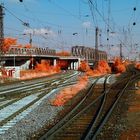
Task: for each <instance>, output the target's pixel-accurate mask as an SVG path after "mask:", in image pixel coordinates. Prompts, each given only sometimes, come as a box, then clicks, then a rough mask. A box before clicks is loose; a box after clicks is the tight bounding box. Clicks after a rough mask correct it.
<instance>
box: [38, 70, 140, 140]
mask: <svg viewBox="0 0 140 140" xmlns="http://www.w3.org/2000/svg"><path fill="white" fill-rule="evenodd" d="M129 74H130V75H129V77H127V76H126V77H125V78H124V79H122V80H121V81H119V82H118V83H116V84H113V85H112V86H110V87H108V86H107V84H106V83H107V79H108V76H107V77H106V78H105V81H104V84H103V90H100V91H97V89H95V88H94V87H95V85H96V83H97V81H95V82H94V84H93V85H92V86H91V87H90V89H89V91H88V93H87V96H85V98H84V99H83V101H82V102H80V103H79V104H78V106H77V107H76V108H74V109H73V110H72V111H71V112H70V113H69V114H68V115H67V116H65V118H63V119H62V120H61V121H60V122H59V123H58V124H56V125H55V126H54V127H52V129H50V130H49V131H48V132H47V133H46V134H45V135H44V136H42V137H41V138H40V140H82V139H83V140H91V139H92V140H94V139H97V138H98V135H99V133H100V131H101V130H102V127H103V126H104V124H105V123H106V122H107V121H108V120H109V117H110V116H111V114H112V113H113V110H114V108H115V107H116V106H117V104H118V103H119V100H120V99H121V97H122V96H123V94H124V93H125V91H126V89H127V88H128V87H129V86H130V84H132V83H133V82H134V80H136V79H137V78H138V76H140V75H139V74H138V73H137V72H136V71H132V72H130V73H129ZM118 85H119V86H118ZM116 86H118V89H116ZM114 89H115V90H114ZM95 93H96V94H95Z"/></svg>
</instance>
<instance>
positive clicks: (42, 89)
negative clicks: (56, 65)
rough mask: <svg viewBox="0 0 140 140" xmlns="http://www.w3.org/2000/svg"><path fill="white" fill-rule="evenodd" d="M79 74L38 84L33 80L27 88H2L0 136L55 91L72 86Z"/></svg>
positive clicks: (25, 86)
mask: <svg viewBox="0 0 140 140" xmlns="http://www.w3.org/2000/svg"><path fill="white" fill-rule="evenodd" d="M79 74H80V73H79V72H70V73H68V74H67V73H66V74H63V75H60V76H57V78H56V77H55V78H54V79H53V78H52V79H50V80H47V79H44V80H43V81H41V80H40V82H39V83H37V81H36V80H35V82H34V81H33V82H31V83H30V85H28V86H27V84H25V85H23V86H20V87H17V86H12V87H11V86H10V87H9V89H7V90H6V89H4V88H3V90H1V91H0V114H1V115H0V134H3V133H5V131H6V130H8V129H9V128H10V127H12V126H13V125H15V124H16V123H17V122H18V121H19V120H21V119H22V118H24V116H26V115H27V114H29V113H30V111H31V110H33V109H34V108H35V107H37V106H38V105H39V104H40V103H41V102H42V100H44V99H46V98H47V97H48V96H50V95H51V94H53V93H54V92H56V90H58V89H59V88H61V87H65V86H68V85H71V84H74V83H75V82H76V77H77V76H78V75H79ZM73 77H75V81H74V79H73Z"/></svg>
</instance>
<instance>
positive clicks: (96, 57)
mask: <svg viewBox="0 0 140 140" xmlns="http://www.w3.org/2000/svg"><path fill="white" fill-rule="evenodd" d="M98 36H99V28H98V27H96V29H95V61H96V62H97V61H98V60H99V54H98Z"/></svg>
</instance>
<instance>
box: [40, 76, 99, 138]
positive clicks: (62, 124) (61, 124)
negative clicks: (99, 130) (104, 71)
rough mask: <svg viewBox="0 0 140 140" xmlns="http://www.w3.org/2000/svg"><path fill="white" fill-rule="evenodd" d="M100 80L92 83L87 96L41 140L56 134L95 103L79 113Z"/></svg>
mask: <svg viewBox="0 0 140 140" xmlns="http://www.w3.org/2000/svg"><path fill="white" fill-rule="evenodd" d="M98 80H99V78H97V79H96V81H95V82H94V83H92V85H91V86H90V88H89V90H88V93H87V94H86V96H85V97H84V98H83V99H82V100H81V101H80V102H79V103H78V104H77V105H76V106H75V107H74V108H73V109H72V111H70V112H69V113H68V114H67V115H66V116H65V117H64V118H63V119H62V120H60V121H59V122H58V123H57V124H56V125H55V126H53V127H52V128H51V129H50V130H49V131H48V132H47V133H46V134H45V135H43V136H42V137H41V138H40V139H39V140H48V139H51V138H52V137H53V135H55V133H57V132H58V131H59V130H60V129H61V128H63V127H65V125H66V124H67V123H68V122H69V121H72V119H75V117H77V116H78V115H79V114H81V112H82V111H85V110H87V108H89V106H91V105H92V104H93V103H91V104H90V105H88V106H87V107H86V108H84V109H83V110H82V111H80V112H79V113H77V109H79V107H80V106H81V105H82V104H83V102H85V100H86V99H87V97H88V96H89V95H90V94H91V92H92V90H93V88H94V86H95V85H96V83H97V81H98ZM97 100H98V99H97ZM97 100H96V101H97ZM96 101H95V102H96ZM95 102H94V103H95Z"/></svg>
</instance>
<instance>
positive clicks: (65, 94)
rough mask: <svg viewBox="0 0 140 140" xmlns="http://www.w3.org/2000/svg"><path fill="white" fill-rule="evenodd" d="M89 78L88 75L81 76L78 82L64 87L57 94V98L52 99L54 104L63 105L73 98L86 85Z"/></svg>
mask: <svg viewBox="0 0 140 140" xmlns="http://www.w3.org/2000/svg"><path fill="white" fill-rule="evenodd" d="M87 82H88V78H87V77H86V76H83V77H80V78H79V81H78V83H77V84H75V85H73V86H69V87H67V88H64V89H63V90H62V91H60V93H58V94H57V95H56V98H55V99H54V100H53V101H52V105H55V106H62V105H64V104H66V103H67V102H68V101H69V100H70V99H71V98H73V97H74V96H75V95H76V94H77V93H78V92H79V91H80V90H82V89H83V88H85V87H86V85H87Z"/></svg>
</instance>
